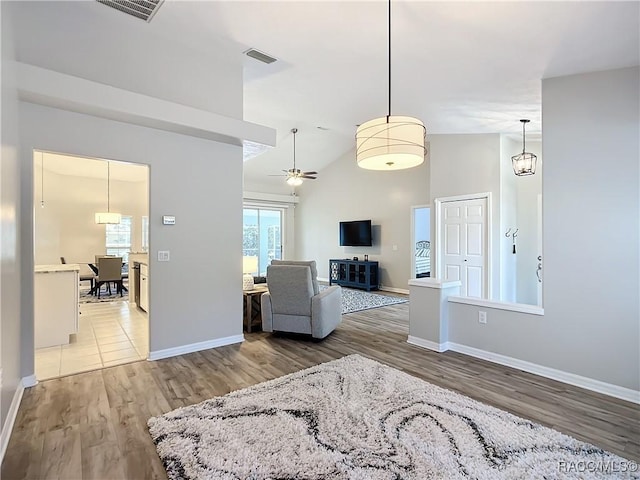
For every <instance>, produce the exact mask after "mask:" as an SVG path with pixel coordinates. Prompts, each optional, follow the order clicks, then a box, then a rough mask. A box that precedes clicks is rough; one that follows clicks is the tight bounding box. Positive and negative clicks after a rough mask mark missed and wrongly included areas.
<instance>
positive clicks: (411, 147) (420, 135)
mask: <svg viewBox="0 0 640 480" xmlns="http://www.w3.org/2000/svg"><path fill="white" fill-rule="evenodd" d="M388 112H389V114H388V115H387V116H386V117H380V118H375V119H373V120H369V121H368V122H365V123H363V124H362V125H360V126H358V129H357V130H356V161H357V162H358V166H359V167H362V168H366V169H368V170H402V169H404V168H411V167H417V166H418V165H420V164H421V163H423V162H424V156H425V137H426V133H427V132H426V129H425V126H424V123H422V121H420V120H419V119H417V118H414V117H405V116H398V115H391V0H389V110H388Z"/></svg>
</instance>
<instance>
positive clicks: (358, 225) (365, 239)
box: [340, 220, 371, 247]
mask: <svg viewBox="0 0 640 480" xmlns="http://www.w3.org/2000/svg"><path fill="white" fill-rule="evenodd" d="M340 246H341V247H370V246H371V220H355V221H353V222H340Z"/></svg>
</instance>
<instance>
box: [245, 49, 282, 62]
mask: <svg viewBox="0 0 640 480" xmlns="http://www.w3.org/2000/svg"><path fill="white" fill-rule="evenodd" d="M244 53H245V55H247V56H248V57H251V58H255V59H256V60H258V61H259V62H262V63H273V62H275V61H276V60H277V58H273V57H271V56H269V55H267V54H266V53H262V52H261V51H259V50H256V49H255V48H250V49H249V50H247V51H246V52H244Z"/></svg>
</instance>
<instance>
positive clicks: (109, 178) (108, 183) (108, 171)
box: [107, 160, 111, 213]
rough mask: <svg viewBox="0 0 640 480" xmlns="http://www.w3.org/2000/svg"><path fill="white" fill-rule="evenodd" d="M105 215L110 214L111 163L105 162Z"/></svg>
mask: <svg viewBox="0 0 640 480" xmlns="http://www.w3.org/2000/svg"><path fill="white" fill-rule="evenodd" d="M107 213H111V162H110V161H109V160H107Z"/></svg>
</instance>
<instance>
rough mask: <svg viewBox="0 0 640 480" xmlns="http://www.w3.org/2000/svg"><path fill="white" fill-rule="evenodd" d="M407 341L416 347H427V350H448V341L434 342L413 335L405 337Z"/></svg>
mask: <svg viewBox="0 0 640 480" xmlns="http://www.w3.org/2000/svg"><path fill="white" fill-rule="evenodd" d="M407 343H410V344H411V345H416V346H417V347H422V348H428V349H429V350H434V351H436V352H439V353H442V352H446V351H447V350H449V342H444V343H436V342H432V341H431V340H425V339H424V338H419V337H414V336H412V335H409V336H408V337H407Z"/></svg>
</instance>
